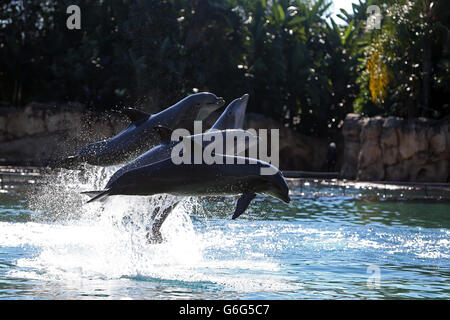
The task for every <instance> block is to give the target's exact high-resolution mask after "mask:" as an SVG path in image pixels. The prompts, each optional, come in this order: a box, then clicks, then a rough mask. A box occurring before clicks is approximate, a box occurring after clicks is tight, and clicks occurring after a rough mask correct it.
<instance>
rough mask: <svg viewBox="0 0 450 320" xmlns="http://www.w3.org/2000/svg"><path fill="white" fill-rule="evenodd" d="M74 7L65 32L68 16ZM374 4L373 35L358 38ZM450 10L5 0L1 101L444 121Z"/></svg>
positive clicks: (387, 3)
mask: <svg viewBox="0 0 450 320" xmlns="http://www.w3.org/2000/svg"><path fill="white" fill-rule="evenodd" d="M72 4H76V5H78V6H79V7H80V8H81V30H68V29H67V27H66V19H67V18H68V16H69V15H68V14H67V13H66V8H67V7H68V6H69V5H72ZM371 4H376V5H378V6H380V8H381V10H382V11H381V13H382V16H383V19H382V21H381V29H380V30H377V29H375V30H370V31H367V30H366V25H365V24H366V20H367V17H368V14H367V8H368V6H369V5H371ZM449 6H450V2H449V1H447V0H436V1H430V0H416V1H405V0H398V1H391V0H384V1H371V0H368V1H362V2H360V3H359V4H356V5H353V10H352V12H345V11H342V12H341V14H340V16H341V18H342V19H343V20H344V21H345V23H342V24H339V25H337V24H336V23H335V22H334V21H333V20H330V19H329V18H328V16H329V14H330V3H328V2H327V1H324V0H318V1H307V0H272V1H269V0H193V1H181V0H172V1H170V0H166V1H153V0H148V1H145V0H128V1H127V0H108V1H106V0H103V1H101V0H78V1H74V0H68V1H67V0H46V1H41V0H24V1H20V0H2V2H1V3H0V100H1V101H4V102H5V103H6V104H12V105H14V106H15V107H18V108H20V107H22V106H24V105H25V104H27V103H28V102H30V101H41V102H49V101H53V102H63V101H79V102H83V103H85V104H88V105H89V106H90V107H92V108H96V109H100V110H105V109H114V108H120V107H123V106H137V107H141V108H144V109H147V110H149V111H158V110H160V109H162V108H164V107H167V106H168V105H170V104H171V103H174V102H176V101H177V100H178V99H180V98H183V97H184V96H186V95H187V94H190V93H192V92H195V91H196V90H199V91H211V92H214V93H216V94H217V95H220V96H223V97H224V98H225V99H226V100H227V101H230V100H231V99H233V98H236V97H238V96H241V95H242V94H243V93H246V92H249V93H250V95H251V99H250V102H249V111H250V112H259V113H263V114H265V115H267V116H269V117H272V118H274V119H277V120H280V121H283V122H284V123H285V124H286V125H289V126H292V127H294V128H295V129H296V130H299V131H301V132H303V133H306V134H308V135H315V136H331V135H332V134H333V133H334V132H336V130H337V129H338V128H339V126H340V124H341V123H342V120H343V119H344V118H345V115H346V114H347V113H349V112H354V111H356V112H360V113H364V114H367V115H396V116H402V117H417V116H426V117H430V118H442V117H445V116H446V115H449V114H450V108H449V105H448V104H449V101H448V97H449V90H450V89H449V85H448V81H449V77H450V76H449V68H450V57H449V48H450V31H449V21H450V17H449V15H450V10H449Z"/></svg>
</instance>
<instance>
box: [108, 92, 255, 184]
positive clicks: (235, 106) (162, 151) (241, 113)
mask: <svg viewBox="0 0 450 320" xmlns="http://www.w3.org/2000/svg"><path fill="white" fill-rule="evenodd" d="M248 98H249V95H248V94H245V95H243V96H242V97H240V98H237V99H235V100H233V101H232V102H231V103H230V104H229V105H228V106H227V107H226V109H225V111H224V112H223V113H222V115H221V116H220V117H219V119H217V121H216V122H215V123H214V124H213V126H212V127H211V129H209V130H208V131H206V133H203V134H202V137H201V138H200V140H201V141H205V143H204V144H203V147H206V145H207V144H209V143H210V142H211V139H209V137H208V136H212V135H214V133H213V131H216V130H217V131H219V130H220V131H221V134H222V135H223V141H224V142H225V141H226V138H227V136H232V135H234V136H238V139H237V142H238V143H239V142H244V143H245V140H244V141H243V140H242V139H239V137H241V138H246V139H248V140H247V141H248V144H247V145H246V146H245V147H244V148H242V147H241V146H234V147H235V148H234V150H246V149H248V148H249V147H251V146H254V145H255V144H256V143H258V138H257V137H256V136H254V135H253V134H251V133H249V132H244V131H243V130H240V131H237V130H234V131H224V130H226V129H242V127H243V124H244V117H245V110H246V108H247V102H248ZM155 130H156V131H158V133H159V135H160V140H161V144H159V145H157V146H155V147H153V148H152V149H150V150H148V151H147V152H145V153H143V154H141V155H140V156H139V157H137V158H136V159H134V160H132V161H131V162H129V163H127V164H126V165H124V166H123V167H122V168H120V169H119V170H117V171H116V172H115V173H114V174H113V175H112V176H111V178H110V179H109V181H108V183H107V184H106V187H105V188H108V187H109V186H110V185H111V183H112V182H114V181H115V180H116V179H117V178H118V177H120V176H121V175H122V174H123V173H125V172H127V171H129V170H131V169H135V168H139V167H142V166H145V165H149V164H151V163H155V162H158V161H161V160H164V159H167V158H169V157H170V156H171V153H172V149H173V148H174V147H175V146H176V145H178V144H181V143H182V142H179V141H171V139H170V138H171V134H172V132H171V131H170V129H168V128H164V127H161V126H158V127H157V128H155ZM197 137H198V136H197V135H192V136H189V137H188V138H189V139H191V140H192V141H196V140H197ZM208 141H209V142H208ZM232 152H233V150H224V152H221V153H224V154H227V155H234V153H232ZM237 155H238V154H237Z"/></svg>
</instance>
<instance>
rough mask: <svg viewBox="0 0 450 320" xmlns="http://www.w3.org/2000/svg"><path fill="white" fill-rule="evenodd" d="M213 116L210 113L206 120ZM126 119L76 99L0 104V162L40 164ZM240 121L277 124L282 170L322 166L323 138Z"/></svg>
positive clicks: (250, 117)
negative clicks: (16, 106) (92, 108)
mask: <svg viewBox="0 0 450 320" xmlns="http://www.w3.org/2000/svg"><path fill="white" fill-rule="evenodd" d="M215 116H216V118H217V117H218V116H219V114H216V115H215ZM216 118H214V116H212V117H211V119H208V120H209V121H207V124H208V123H209V124H212V123H213V122H214V121H215V119H216ZM128 124H129V121H128V120H127V119H126V118H125V117H123V116H122V115H121V114H120V113H113V112H111V113H95V112H92V111H90V110H89V109H88V108H86V106H84V105H82V104H79V103H67V104H64V105H57V104H41V103H31V104H29V105H27V106H26V107H25V108H24V109H20V110H17V109H14V108H5V107H0V164H2V163H3V164H12V165H33V166H45V165H47V164H49V163H51V162H52V161H54V160H59V159H62V158H64V157H66V156H68V155H71V154H74V153H76V152H77V151H78V150H79V149H80V148H81V147H82V146H84V145H86V144H87V143H90V142H93V141H98V140H101V139H105V138H109V137H111V136H113V135H115V134H117V133H118V132H120V131H121V130H123V129H124V128H125V127H126V126H127V125H128ZM245 127H246V128H252V129H256V130H258V129H275V128H277V129H280V167H281V168H283V169H284V170H310V171H320V170H322V169H324V168H325V167H326V164H325V161H326V153H327V147H328V142H327V141H326V140H325V139H318V138H312V137H307V136H305V135H302V134H300V133H298V132H295V131H293V130H292V129H290V128H286V127H284V126H282V125H280V124H279V123H278V122H276V121H274V120H272V119H268V118H266V117H264V116H262V115H259V114H247V115H246V121H245ZM341 145H342V144H341ZM338 146H339V144H338ZM338 163H339V162H338Z"/></svg>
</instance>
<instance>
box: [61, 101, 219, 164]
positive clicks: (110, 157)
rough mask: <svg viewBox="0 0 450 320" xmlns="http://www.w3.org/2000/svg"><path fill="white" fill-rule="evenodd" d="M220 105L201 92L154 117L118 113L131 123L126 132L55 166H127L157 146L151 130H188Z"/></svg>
mask: <svg viewBox="0 0 450 320" xmlns="http://www.w3.org/2000/svg"><path fill="white" fill-rule="evenodd" d="M224 103H225V101H224V99H223V98H221V97H217V96H216V95H215V94H213V93H209V92H201V93H196V94H193V95H190V96H188V97H186V98H184V99H183V100H181V101H179V102H178V103H176V104H174V105H173V106H171V107H169V108H167V109H165V110H163V111H161V112H159V113H157V114H154V115H150V114H148V113H145V112H143V111H140V110H136V109H125V110H123V111H122V112H123V113H124V114H125V115H127V116H128V117H129V118H130V120H131V121H132V123H131V124H130V125H129V126H128V127H127V128H126V129H124V130H123V131H121V132H120V133H118V134H117V135H116V136H114V137H111V138H109V139H107V140H103V141H98V142H94V143H91V144H88V145H87V146H85V147H84V148H82V149H81V150H80V151H79V152H78V153H77V154H76V155H74V156H70V157H68V158H66V159H64V160H62V161H61V162H60V163H59V164H58V166H60V167H63V168H68V169H72V168H74V167H77V165H79V164H81V163H84V162H85V163H88V164H91V165H97V166H111V165H117V164H121V163H124V162H128V161H130V160H132V159H134V158H135V157H136V156H138V155H139V154H141V153H142V152H144V151H146V150H148V149H150V148H151V147H152V146H154V145H157V144H158V143H159V142H160V140H159V137H160V135H159V134H158V133H157V132H156V131H155V130H154V128H155V127H156V126H165V127H168V128H170V129H177V128H184V129H188V130H189V129H192V128H193V122H194V120H204V119H206V118H207V117H208V116H209V115H210V114H211V113H212V112H214V111H215V110H217V109H218V108H220V107H222V106H223V105H224Z"/></svg>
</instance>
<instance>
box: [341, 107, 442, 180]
mask: <svg viewBox="0 0 450 320" xmlns="http://www.w3.org/2000/svg"><path fill="white" fill-rule="evenodd" d="M449 129H450V117H447V118H445V119H443V120H439V121H438V120H431V119H425V118H417V119H402V118H396V117H387V118H382V117H373V118H368V117H362V116H361V115H359V114H348V115H347V117H346V119H345V121H344V125H343V127H342V134H343V136H344V156H343V157H344V158H343V164H342V167H341V176H342V177H343V178H347V179H357V180H365V181H382V180H385V181H410V182H450V175H449V174H450V170H449V159H450V130H449Z"/></svg>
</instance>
